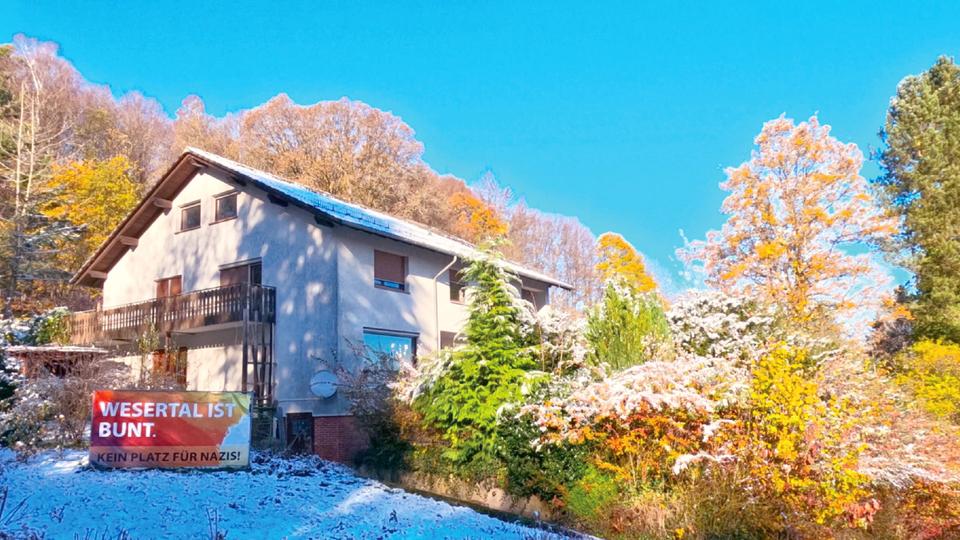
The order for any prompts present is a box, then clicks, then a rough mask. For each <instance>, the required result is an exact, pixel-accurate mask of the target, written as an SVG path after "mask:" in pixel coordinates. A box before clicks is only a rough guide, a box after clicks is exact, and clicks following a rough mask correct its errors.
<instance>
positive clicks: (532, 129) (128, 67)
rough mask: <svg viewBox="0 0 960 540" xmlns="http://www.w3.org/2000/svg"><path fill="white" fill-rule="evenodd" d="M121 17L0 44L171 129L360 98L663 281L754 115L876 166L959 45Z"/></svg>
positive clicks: (447, 6) (776, 12) (517, 23)
mask: <svg viewBox="0 0 960 540" xmlns="http://www.w3.org/2000/svg"><path fill="white" fill-rule="evenodd" d="M129 4H130V5H126V4H124V3H121V2H109V3H107V2H104V3H100V4H95V3H92V2H85V3H80V2H75V3H74V2H71V3H67V2H61V3H54V2H38V1H36V0H33V1H14V2H12V3H8V4H7V5H6V6H5V7H4V8H3V9H2V13H3V16H2V17H0V40H2V41H8V40H9V39H10V38H11V37H12V36H13V35H14V34H16V33H19V32H23V33H26V34H27V35H30V36H34V37H37V38H40V39H44V40H52V41H56V42H58V43H59V44H60V45H61V52H62V54H63V55H64V56H65V57H66V58H68V59H69V60H70V61H72V62H73V63H74V64H75V65H76V66H77V68H78V69H79V70H80V71H81V72H82V73H83V75H84V76H85V77H86V78H87V79H89V80H90V81H92V82H96V83H102V84H109V85H110V87H111V88H112V89H113V91H114V92H115V93H117V94H119V93H123V92H126V91H128V90H139V91H141V92H143V93H144V94H146V95H149V96H152V97H155V98H157V99H159V100H160V102H161V103H162V104H163V105H164V107H165V108H166V110H167V111H168V112H169V113H170V114H172V113H173V112H174V111H175V110H176V108H177V106H178V105H179V103H180V101H181V100H182V99H183V97H185V96H186V95H188V94H198V95H200V96H201V97H202V98H203V99H204V101H205V102H206V104H207V108H208V111H210V112H211V113H213V114H216V115H222V114H224V113H226V112H229V111H235V110H238V109H242V108H249V107H252V106H255V105H258V104H260V103H262V102H264V101H266V100H267V99H269V98H270V97H272V96H273V95H275V94H277V93H279V92H286V93H288V94H289V95H290V96H291V97H292V98H293V99H294V100H295V101H297V102H300V103H312V102H315V101H319V100H326V99H336V98H339V97H342V96H347V97H350V98H352V99H359V100H362V101H365V102H367V103H370V104H371V105H374V106H376V107H379V108H381V109H384V110H389V111H392V112H393V113H395V114H397V115H399V116H401V117H402V118H403V119H404V120H405V121H406V122H407V123H409V124H410V125H411V126H412V127H413V128H414V129H415V130H416V132H417V136H418V138H419V139H420V140H421V141H423V143H424V144H425V146H426V154H425V157H426V160H427V162H428V163H430V165H432V166H433V167H434V168H435V169H436V170H437V171H439V172H443V173H452V174H455V175H457V176H459V177H461V178H464V179H466V180H467V181H470V182H472V181H475V180H477V179H478V178H479V177H480V175H481V174H482V173H483V172H484V171H487V170H490V171H492V172H493V173H494V174H495V175H496V176H497V178H498V179H499V180H500V182H501V183H504V184H506V185H509V186H510V187H511V188H512V189H513V190H514V191H515V192H516V193H517V194H518V195H520V196H522V197H524V198H526V199H527V201H528V203H529V204H530V205H531V206H534V207H537V208H540V209H543V210H548V211H552V212H557V213H562V214H568V215H575V216H578V217H579V218H580V219H581V220H582V221H583V222H584V223H585V224H587V225H588V226H589V227H590V228H591V229H592V230H593V231H594V232H595V233H600V232H603V231H606V230H615V231H618V232H620V233H622V234H624V235H625V236H626V237H627V238H628V239H629V240H630V241H632V242H633V243H634V245H636V246H637V247H638V248H639V249H640V250H641V251H643V252H644V253H645V254H646V255H647V257H648V258H650V259H651V260H652V263H653V265H654V266H655V267H656V268H657V269H658V273H659V274H660V275H661V279H666V278H667V277H672V278H673V279H674V280H676V279H678V278H677V277H676V272H677V271H678V270H679V269H680V268H679V264H678V263H676V261H674V260H673V251H674V249H675V248H676V247H678V246H679V245H680V244H681V243H682V240H681V238H680V235H679V233H678V231H679V230H680V229H683V230H684V231H685V232H686V234H687V236H688V237H690V238H691V239H693V238H701V237H702V236H703V235H704V233H705V231H706V230H708V229H710V228H717V227H719V226H720V224H721V223H722V221H723V216H722V215H721V214H720V213H719V206H720V202H721V201H722V199H723V193H722V192H721V190H720V189H719V187H718V183H719V182H720V181H721V180H722V179H723V173H722V172H723V168H724V167H726V166H730V165H737V164H739V163H740V162H742V161H744V160H746V159H747V158H748V157H749V152H750V148H751V144H752V142H751V141H752V139H753V137H754V136H755V135H756V133H757V132H758V131H759V129H760V126H761V124H762V123H763V122H764V121H765V120H768V119H771V118H774V117H777V116H779V115H780V114H781V113H786V114H787V115H788V116H790V117H793V118H797V119H804V118H806V117H808V116H809V115H811V114H813V113H819V115H820V119H821V122H824V123H828V124H831V125H832V126H833V128H834V134H835V135H836V136H837V137H839V138H840V139H841V140H844V141H849V142H855V143H857V144H858V145H859V146H860V147H861V149H862V150H863V151H864V153H867V154H869V152H870V151H871V150H872V149H875V148H876V147H877V144H878V139H877V136H876V133H877V131H878V129H879V128H880V127H881V125H882V124H883V120H884V114H885V110H886V106H887V103H888V101H889V98H890V96H891V95H892V94H893V93H894V91H895V88H896V85H897V82H898V81H899V80H900V79H901V78H903V77H904V76H905V75H908V74H913V73H919V72H921V71H923V70H924V69H926V68H927V67H929V66H930V65H931V64H932V63H933V62H934V60H935V59H936V57H937V56H938V55H940V54H948V55H955V54H957V50H958V48H960V25H958V23H957V21H960V3H951V4H952V5H948V4H947V3H943V5H938V4H935V3H931V4H925V3H922V2H912V3H911V4H910V6H909V7H906V5H899V4H897V3H893V2H880V1H874V2H862V3H861V2H829V3H827V2H824V3H814V2H797V3H794V4H798V5H793V6H787V5H783V6H780V7H770V6H764V5H762V4H759V3H757V4H750V3H737V2H724V3H722V4H719V3H718V4H716V5H706V4H704V5H694V4H687V5H681V3H678V2H677V3H667V2H664V3H662V4H643V3H641V2H625V3H595V2H582V3H563V2H536V3H534V2H530V3H521V2H470V3H455V2H419V3H405V2H389V3H388V2H383V3H362V2H323V3H320V2H311V3H303V4H299V5H297V4H288V3H285V4H284V5H282V6H281V5H280V3H279V2H278V3H273V2H256V3H255V2H242V1H237V2H233V3H231V5H230V6H229V7H225V8H219V7H211V6H205V5H200V4H201V3H200V2H167V3H161V2H153V3H147V2H142V3H139V4H140V5H137V6H133V5H132V4H134V3H129ZM210 4H213V3H210ZM783 4H787V3H783ZM876 171H877V169H876V166H875V164H872V163H868V165H867V166H866V167H865V169H864V174H865V175H866V176H868V177H871V176H873V175H875V174H876Z"/></svg>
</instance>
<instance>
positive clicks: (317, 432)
mask: <svg viewBox="0 0 960 540" xmlns="http://www.w3.org/2000/svg"><path fill="white" fill-rule="evenodd" d="M369 445H370V441H369V439H368V438H367V436H366V434H364V433H363V432H362V431H361V430H360V428H359V426H358V425H357V422H356V420H355V419H354V418H353V417H352V416H316V417H314V419H313V453H314V454H317V455H318V456H320V457H322V458H323V459H329V460H330V461H339V462H340V463H349V464H352V463H353V458H354V456H356V455H357V453H358V452H360V451H361V450H365V449H366V448H367V447H368V446H369Z"/></svg>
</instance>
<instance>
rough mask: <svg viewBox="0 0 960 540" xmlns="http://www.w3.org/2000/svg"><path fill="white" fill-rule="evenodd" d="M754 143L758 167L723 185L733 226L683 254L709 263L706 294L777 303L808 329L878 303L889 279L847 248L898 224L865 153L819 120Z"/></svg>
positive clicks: (777, 128) (771, 130) (788, 123)
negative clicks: (819, 318) (871, 184)
mask: <svg viewBox="0 0 960 540" xmlns="http://www.w3.org/2000/svg"><path fill="white" fill-rule="evenodd" d="M754 142H755V144H756V145H757V149H756V150H754V152H753V154H752V156H751V159H750V160H749V161H747V162H745V163H743V164H741V165H740V166H739V167H734V168H729V169H727V171H726V174H727V180H726V182H724V183H722V184H721V187H722V188H723V189H725V190H726V191H729V192H730V194H729V195H728V196H727V198H726V199H725V200H724V202H723V207H722V209H723V212H724V213H725V214H727V215H728V216H729V217H728V218H727V222H726V223H725V224H724V225H723V227H722V229H721V230H720V231H710V232H709V233H707V239H706V241H697V242H692V243H690V244H689V245H688V246H686V247H685V248H683V249H681V250H678V255H679V256H680V257H681V259H683V260H684V261H685V262H687V263H688V264H691V263H697V262H700V263H702V264H703V271H704V274H705V278H706V282H707V284H708V285H711V286H714V287H717V288H719V289H721V290H724V291H725V292H732V293H738V294H745V295H747V296H748V297H751V298H756V299H759V300H763V301H771V302H774V303H775V304H777V305H779V306H781V307H784V308H785V309H786V312H787V314H788V315H789V316H791V318H793V319H794V320H797V321H801V322H804V321H809V320H811V319H812V318H813V317H814V316H815V315H817V314H822V313H827V312H829V313H832V314H837V313H842V312H849V311H850V310H853V309H856V308H860V307H864V306H866V305H870V304H871V303H872V302H874V301H878V300H879V298H880V297H881V293H882V286H883V285H884V284H885V282H886V274H885V273H884V272H882V270H881V268H880V267H879V266H878V265H877V264H876V263H875V261H874V259H873V258H872V257H871V256H870V255H869V254H859V255H855V254H852V253H850V252H849V250H847V249H845V248H849V247H850V246H857V245H861V246H862V245H866V244H875V243H878V242H880V241H882V240H885V239H887V238H889V237H890V236H892V235H893V234H894V233H895V232H896V225H897V224H896V221H895V220H894V219H893V218H891V217H889V216H888V215H886V214H884V213H883V212H882V211H881V210H880V209H879V208H878V206H877V205H876V204H875V200H874V197H873V196H872V195H871V192H870V190H869V189H868V184H867V181H866V180H865V179H864V178H863V177H862V176H860V167H861V165H862V163H863V154H862V153H861V152H860V150H859V149H858V148H857V146H856V145H855V144H852V143H851V144H845V143H842V142H840V141H839V140H837V139H836V138H834V137H832V136H830V127H829V126H827V125H821V124H820V123H819V121H818V120H817V117H816V116H813V117H811V118H810V119H809V120H808V121H806V122H801V123H799V124H794V122H793V120H791V119H788V118H784V117H783V116H781V117H780V118H777V119H776V120H772V121H770V122H767V123H766V124H764V126H763V129H762V130H761V132H760V135H758V136H757V138H756V139H755V141H754Z"/></svg>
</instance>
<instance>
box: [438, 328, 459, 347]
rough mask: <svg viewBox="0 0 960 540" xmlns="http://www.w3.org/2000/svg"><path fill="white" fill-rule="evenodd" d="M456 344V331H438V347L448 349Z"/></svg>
mask: <svg viewBox="0 0 960 540" xmlns="http://www.w3.org/2000/svg"><path fill="white" fill-rule="evenodd" d="M456 344H457V333H456V332H445V331H443V330H441V331H440V348H441V349H449V348H451V347H454V346H456Z"/></svg>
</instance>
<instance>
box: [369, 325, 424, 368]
mask: <svg viewBox="0 0 960 540" xmlns="http://www.w3.org/2000/svg"><path fill="white" fill-rule="evenodd" d="M363 345H364V347H365V348H366V350H367V353H368V354H370V355H372V357H371V360H374V361H375V360H379V359H383V358H388V359H391V360H392V362H391V364H392V365H393V366H395V367H397V368H399V362H409V363H411V364H412V363H414V362H415V361H416V358H417V336H416V334H408V333H405V332H391V331H389V330H366V329H365V330H364V331H363Z"/></svg>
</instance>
